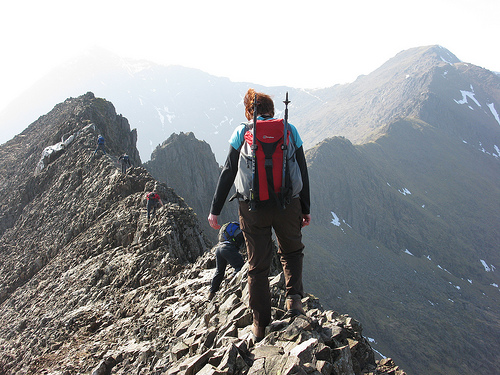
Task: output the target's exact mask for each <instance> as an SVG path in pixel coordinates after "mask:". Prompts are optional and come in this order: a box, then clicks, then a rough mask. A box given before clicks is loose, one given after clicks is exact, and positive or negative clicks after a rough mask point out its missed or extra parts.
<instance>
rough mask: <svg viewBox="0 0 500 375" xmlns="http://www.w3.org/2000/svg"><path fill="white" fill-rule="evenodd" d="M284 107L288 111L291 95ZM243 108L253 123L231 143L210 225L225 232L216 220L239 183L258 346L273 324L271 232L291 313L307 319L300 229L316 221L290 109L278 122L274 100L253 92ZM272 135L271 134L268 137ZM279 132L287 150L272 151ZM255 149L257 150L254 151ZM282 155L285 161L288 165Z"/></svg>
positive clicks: (242, 127)
mask: <svg viewBox="0 0 500 375" xmlns="http://www.w3.org/2000/svg"><path fill="white" fill-rule="evenodd" d="M285 104H286V105H288V94H287V99H286V101H285ZM244 105H245V116H246V118H247V120H248V122H247V123H243V124H241V125H240V126H238V127H237V128H236V129H235V131H234V132H233V135H232V136H231V139H230V140H229V143H230V145H231V147H230V150H229V154H228V156H227V159H226V162H225V165H224V168H223V170H222V172H221V174H220V176H219V181H218V183H217V188H216V191H215V194H214V198H213V200H212V206H211V209H210V215H209V216H208V221H209V224H210V226H211V227H212V228H214V229H219V228H220V225H219V224H218V222H217V216H218V215H219V214H220V212H221V210H222V207H223V205H224V203H225V200H226V198H227V196H228V194H229V190H230V189H231V186H232V184H233V182H234V183H235V186H236V194H235V195H234V196H233V197H232V198H231V199H230V200H232V199H234V198H238V200H239V218H240V225H241V229H242V231H243V235H244V237H245V242H246V245H247V253H248V263H249V269H248V286H249V297H250V299H249V304H250V308H251V309H252V310H253V325H252V333H253V335H254V337H255V339H256V340H257V341H258V340H260V339H262V338H263V337H264V335H265V328H266V326H267V325H268V324H269V323H270V322H271V301H270V291H269V280H268V275H269V270H270V265H271V260H272V257H273V254H272V229H274V231H275V234H276V237H277V240H278V254H279V255H280V259H281V263H282V265H283V273H284V275H285V283H286V308H287V310H288V311H287V313H288V314H289V315H297V314H303V313H304V310H303V309H302V301H301V299H302V297H303V296H304V292H303V286H302V262H303V249H304V245H303V244H302V233H301V228H302V227H304V226H307V225H309V223H310V221H311V215H310V210H309V209H310V197H309V177H308V174H307V164H306V159H305V155H304V149H303V147H302V139H301V138H300V136H299V134H298V132H297V129H296V128H295V127H294V126H293V125H291V124H288V109H287V108H288V107H287V108H286V109H285V119H284V120H280V119H274V118H273V116H274V103H273V100H272V99H271V97H270V96H269V95H266V94H263V93H256V92H255V91H254V90H253V89H249V90H248V92H247V93H246V95H245V98H244ZM252 118H253V121H251V119H252ZM254 124H256V126H255V127H254ZM279 129H281V130H279ZM285 129H286V132H285ZM267 130H269V131H271V132H270V133H269V134H268V133H267ZM276 131H278V133H279V131H281V142H282V143H283V142H284V143H285V144H284V145H282V146H280V145H279V144H278V145H276V144H273V145H274V146H273V147H271V151H269V146H268V145H266V144H265V142H266V140H267V141H269V140H271V139H272V140H274V139H278V138H279V134H278V133H276ZM272 132H274V133H272ZM284 133H285V134H286V135H285V136H284V137H283V134H284ZM253 144H255V145H256V146H257V148H255V147H252V145H253ZM280 151H281V159H280V157H279V152H280ZM275 154H276V155H278V157H277V158H275V157H274V155H275ZM283 154H285V155H286V159H283ZM271 160H272V162H271ZM282 160H286V165H287V167H286V168H285V169H284V170H285V171H286V173H285V172H283V167H282V166H280V164H281V163H282ZM259 167H260V168H259ZM283 176H284V177H285V178H283ZM280 185H281V188H280Z"/></svg>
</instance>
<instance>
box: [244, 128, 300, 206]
mask: <svg viewBox="0 0 500 375" xmlns="http://www.w3.org/2000/svg"><path fill="white" fill-rule="evenodd" d="M255 129H256V131H255V140H256V144H257V149H256V151H255V157H256V165H255V178H256V183H255V186H256V188H257V191H256V192H255V193H256V199H257V200H259V201H265V200H268V199H271V198H273V199H277V197H278V196H279V195H280V192H281V183H282V179H283V139H284V134H283V131H284V123H283V119H271V120H258V121H257V125H256V127H255ZM252 140H253V134H252V130H251V129H249V130H247V131H246V132H245V142H246V143H248V145H249V146H252ZM289 142H290V132H289V131H288V132H287V145H288V144H289ZM288 179H289V174H288V173H285V187H289V186H290V183H289V181H287V180H288ZM284 193H286V192H284ZM282 199H283V198H282Z"/></svg>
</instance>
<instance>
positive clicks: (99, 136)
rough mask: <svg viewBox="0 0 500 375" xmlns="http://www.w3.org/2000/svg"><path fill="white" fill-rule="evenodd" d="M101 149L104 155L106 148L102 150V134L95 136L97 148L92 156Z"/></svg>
mask: <svg viewBox="0 0 500 375" xmlns="http://www.w3.org/2000/svg"><path fill="white" fill-rule="evenodd" d="M98 150H101V151H102V153H103V154H104V155H106V150H104V137H103V136H102V135H100V134H99V135H98V136H97V148H96V149H95V151H94V156H95V154H97V151H98Z"/></svg>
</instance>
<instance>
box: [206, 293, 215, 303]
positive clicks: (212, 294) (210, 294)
mask: <svg viewBox="0 0 500 375" xmlns="http://www.w3.org/2000/svg"><path fill="white" fill-rule="evenodd" d="M214 297H215V293H214V292H210V293H208V297H207V298H208V300H209V301H211V300H212V299H213V298H214Z"/></svg>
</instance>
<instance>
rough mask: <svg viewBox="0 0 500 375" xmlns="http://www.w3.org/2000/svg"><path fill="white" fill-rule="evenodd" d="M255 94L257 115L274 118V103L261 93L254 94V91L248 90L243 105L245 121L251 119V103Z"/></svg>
mask: <svg viewBox="0 0 500 375" xmlns="http://www.w3.org/2000/svg"><path fill="white" fill-rule="evenodd" d="M255 94H257V115H269V116H274V103H273V100H272V99H271V97H270V96H269V95H267V94H264V93H261V92H255V90H254V89H248V91H247V93H246V95H245V98H244V99H243V103H244V104H245V116H246V118H247V120H251V119H252V118H253V101H254V98H255Z"/></svg>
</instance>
